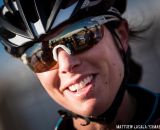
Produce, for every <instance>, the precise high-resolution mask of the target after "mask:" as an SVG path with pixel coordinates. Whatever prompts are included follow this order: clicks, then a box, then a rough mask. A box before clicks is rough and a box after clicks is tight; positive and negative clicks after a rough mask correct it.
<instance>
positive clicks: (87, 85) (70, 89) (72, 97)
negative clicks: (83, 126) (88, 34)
mask: <svg viewBox="0 0 160 130" xmlns="http://www.w3.org/2000/svg"><path fill="white" fill-rule="evenodd" d="M58 64H59V69H57V70H51V71H48V72H44V73H37V76H38V78H39V80H40V82H41V83H42V85H43V87H44V88H45V90H46V91H47V92H48V94H49V95H50V96H51V97H52V98H53V99H54V100H55V101H56V102H58V103H59V104H60V105H62V106H63V107H65V108H66V109H68V110H70V111H72V112H75V113H77V114H80V115H85V116H90V115H93V116H96V115H100V114H102V113H103V112H104V111H106V110H107V109H108V108H109V107H110V105H111V104H112V102H113V100H114V97H115V95H116V93H117V91H118V89H119V86H120V84H121V82H122V80H123V76H124V67H123V62H122V58H121V56H120V54H119V52H118V51H117V48H116V46H115V43H114V40H113V38H112V35H111V34H110V32H109V31H108V29H107V28H106V27H104V36H103V39H102V40H101V41H100V42H99V43H98V44H96V45H95V46H93V47H92V48H91V49H89V50H87V51H85V52H83V53H81V54H78V55H69V54H68V53H66V52H65V50H63V49H59V50H58Z"/></svg>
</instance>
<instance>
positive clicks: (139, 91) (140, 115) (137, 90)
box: [127, 85, 160, 124]
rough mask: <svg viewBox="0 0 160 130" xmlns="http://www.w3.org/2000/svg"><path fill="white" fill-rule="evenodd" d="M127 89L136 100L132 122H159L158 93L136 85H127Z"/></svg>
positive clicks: (159, 94)
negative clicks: (134, 115)
mask: <svg viewBox="0 0 160 130" xmlns="http://www.w3.org/2000/svg"><path fill="white" fill-rule="evenodd" d="M127 90H128V92H129V93H130V94H131V95H132V96H133V97H135V99H136V100H137V102H138V107H137V114H136V117H135V119H134V123H135V122H136V123H140V124H157V123H159V124H160V93H154V92H152V91H150V90H148V89H146V88H143V87H140V86H137V85H128V86H127Z"/></svg>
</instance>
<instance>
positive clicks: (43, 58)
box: [0, 0, 160, 130]
mask: <svg viewBox="0 0 160 130" xmlns="http://www.w3.org/2000/svg"><path fill="white" fill-rule="evenodd" d="M28 6H29V7H30V8H28ZM125 8H126V0H121V1H120V0H97V1H89V0H81V1H80V0H68V1H58V0H57V1H52V0H47V1H45V2H44V1H32V0H30V1H25V0H17V1H4V6H3V7H2V9H1V17H0V22H1V31H0V34H1V39H2V42H3V45H4V46H5V48H6V50H7V51H8V52H9V53H10V54H11V55H13V56H15V57H18V58H21V60H22V61H23V63H25V64H27V65H28V66H29V67H30V68H31V69H32V70H33V71H34V72H35V73H36V75H37V77H38V79H39V80H40V82H41V83H42V85H43V87H44V88H45V90H46V91H47V93H48V94H49V95H50V96H51V98H52V99H54V100H55V101H56V102H57V103H59V104H60V105H61V106H63V107H64V108H65V109H66V110H60V111H59V113H60V115H61V118H60V120H59V122H58V123H57V126H56V128H55V129H60V130H61V129H66V130H69V129H78V130H85V129H86V130H99V129H116V125H120V124H123V125H125V124H132V125H135V124H142V125H148V124H154V123H157V121H158V118H159V117H160V112H159V111H158V108H159V105H160V100H159V94H153V93H152V92H149V91H147V90H144V89H142V88H139V87H137V86H134V85H129V84H128V83H127V77H128V63H127V52H128V37H129V29H128V23H127V21H126V20H125V19H123V18H122V16H121V15H122V14H123V13H124V11H125ZM31 13H32V14H33V15H32V16H31V15H30V14H31ZM146 100H147V102H144V101H146Z"/></svg>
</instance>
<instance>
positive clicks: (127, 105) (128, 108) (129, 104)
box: [73, 91, 136, 130]
mask: <svg viewBox="0 0 160 130" xmlns="http://www.w3.org/2000/svg"><path fill="white" fill-rule="evenodd" d="M135 112H136V100H135V99H134V98H133V97H132V96H131V95H129V94H128V92H127V91H126V92H125V95H124V98H123V100H122V103H121V105H120V107H119V109H118V113H117V115H116V118H115V120H114V121H113V122H112V123H111V124H106V123H103V122H91V123H90V124H89V125H87V126H82V125H81V124H84V123H85V120H83V119H80V118H78V119H73V122H74V127H75V128H76V129H78V130H99V129H101V130H106V129H114V128H115V125H118V124H127V123H129V121H130V120H131V119H132V118H133V116H134V114H135Z"/></svg>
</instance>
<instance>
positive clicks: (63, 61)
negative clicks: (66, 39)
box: [57, 48, 81, 74]
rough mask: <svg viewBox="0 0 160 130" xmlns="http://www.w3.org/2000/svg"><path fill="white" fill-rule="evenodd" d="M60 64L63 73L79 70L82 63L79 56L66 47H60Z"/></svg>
mask: <svg viewBox="0 0 160 130" xmlns="http://www.w3.org/2000/svg"><path fill="white" fill-rule="evenodd" d="M57 58H58V64H59V72H60V73H61V74H66V73H68V72H69V73H73V72H75V71H77V69H78V67H79V66H80V65H81V60H80V58H78V57H77V56H73V55H71V54H68V53H67V52H66V51H65V50H64V49H62V48H60V49H58V56H57Z"/></svg>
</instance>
